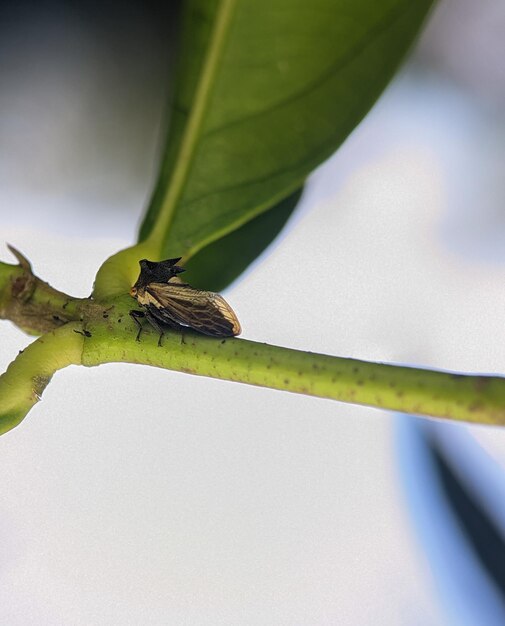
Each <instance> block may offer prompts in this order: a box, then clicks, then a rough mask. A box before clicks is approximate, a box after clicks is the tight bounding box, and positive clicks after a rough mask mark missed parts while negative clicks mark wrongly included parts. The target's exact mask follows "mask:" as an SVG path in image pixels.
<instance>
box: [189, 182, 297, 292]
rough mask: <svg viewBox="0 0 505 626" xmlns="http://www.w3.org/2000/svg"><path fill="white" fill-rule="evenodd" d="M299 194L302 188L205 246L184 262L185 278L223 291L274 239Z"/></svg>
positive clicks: (197, 284) (198, 285)
mask: <svg viewBox="0 0 505 626" xmlns="http://www.w3.org/2000/svg"><path fill="white" fill-rule="evenodd" d="M301 195H302V190H299V191H295V193H293V194H291V195H290V196H289V197H287V198H286V199H285V200H282V202H279V204H277V205H276V206H275V207H273V208H272V209H270V210H269V211H266V212H265V213H262V214H261V215H258V217H255V218H254V219H252V220H251V221H250V222H247V224H245V225H244V226H242V227H240V228H238V229H237V230H234V231H233V232H231V233H230V234H229V235H226V236H224V237H222V238H221V239H218V240H217V241H215V242H214V243H211V244H210V245H208V246H206V247H205V248H204V249H203V250H201V251H200V252H198V253H197V254H196V256H194V257H192V258H191V259H190V260H189V261H188V263H186V269H187V273H186V274H185V275H184V276H185V278H186V277H187V280H188V282H189V283H190V284H191V285H194V286H195V287H198V288H199V289H210V290H212V291H222V290H223V289H224V288H225V287H227V286H228V285H229V284H230V283H231V282H232V281H234V280H235V279H236V278H237V277H238V276H240V274H241V273H242V272H243V271H244V270H245V269H246V268H247V267H248V265H249V264H250V263H252V262H253V261H254V260H255V259H256V258H257V257H258V256H259V255H260V254H261V253H262V252H263V250H264V249H265V248H266V247H267V246H268V245H269V244H270V243H271V242H272V241H273V239H275V237H276V236H277V235H278V234H279V232H280V231H281V230H282V228H283V227H284V225H285V224H286V222H287V221H288V219H289V217H290V215H291V213H292V212H293V210H294V209H295V207H296V205H297V204H298V200H299V199H300V196H301Z"/></svg>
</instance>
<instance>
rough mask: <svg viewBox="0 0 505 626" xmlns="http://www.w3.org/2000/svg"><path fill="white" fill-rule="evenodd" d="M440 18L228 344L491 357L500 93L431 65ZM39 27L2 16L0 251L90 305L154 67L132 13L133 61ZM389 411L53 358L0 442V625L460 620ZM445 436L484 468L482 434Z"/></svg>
mask: <svg viewBox="0 0 505 626" xmlns="http://www.w3.org/2000/svg"><path fill="white" fill-rule="evenodd" d="M451 10H454V9H453V8H452V4H451V3H445V5H443V6H442V7H441V9H440V10H439V11H438V12H437V13H436V14H435V16H434V18H433V23H432V25H431V27H430V29H429V31H428V32H427V33H426V35H425V37H424V38H423V41H422V43H421V47H420V48H419V49H418V51H417V53H416V54H417V56H416V57H415V60H414V61H411V62H410V63H409V64H408V65H407V66H406V67H405V68H404V70H403V71H402V73H401V74H400V76H399V77H398V79H397V80H396V82H395V83H394V84H393V86H392V87H391V88H390V89H389V90H388V91H387V93H386V94H385V96H384V97H383V98H382V99H381V101H380V102H379V104H378V105H377V107H376V108H375V109H374V111H373V112H372V113H371V114H370V115H369V117H368V118H367V119H366V120H365V122H364V123H363V124H362V125H361V126H360V127H359V129H358V130H357V131H356V132H355V133H354V134H353V135H352V136H351V138H350V139H349V140H348V141H347V142H346V144H345V146H344V147H343V148H342V149H341V150H340V151H339V152H338V154H337V155H336V156H334V157H333V158H332V159H331V160H330V161H329V162H328V163H326V164H325V165H324V166H323V167H321V168H320V170H319V171H318V172H317V173H315V174H314V176H313V177H312V179H311V181H310V184H309V186H308V189H307V190H306V193H305V195H304V198H303V201H302V203H301V206H300V209H299V211H298V213H297V214H296V216H295V217H294V219H292V221H291V222H290V225H289V226H288V228H287V230H286V231H285V232H284V234H283V235H282V236H281V238H280V239H279V240H278V241H277V242H276V244H274V246H273V247H272V248H271V249H270V250H269V252H268V253H267V254H265V255H264V256H263V257H262V259H260V260H259V262H257V263H256V264H255V265H254V267H253V268H252V269H251V270H250V271H248V273H247V274H246V275H245V276H244V277H243V279H242V280H241V281H240V282H239V283H238V284H236V285H235V286H234V287H233V288H232V289H230V290H228V292H227V294H226V297H227V299H228V300H229V302H230V303H231V304H232V306H233V308H234V309H235V310H236V311H237V313H238V314H239V317H240V320H241V323H242V326H243V329H244V332H243V336H244V337H245V338H247V339H253V340H257V341H265V342H269V343H274V344H279V345H284V346H290V347H294V348H299V349H303V350H311V351H313V352H325V353H328V354H336V355H341V356H352V357H356V358H362V359H370V360H379V361H390V362H393V361H394V362H405V363H412V364H419V365H424V366H429V367H437V368H444V369H454V370H459V371H477V372H502V373H503V372H504V371H505V351H504V349H503V346H504V345H505V324H504V323H503V311H504V308H505V307H504V305H505V291H504V284H505V253H504V249H505V248H504V246H503V243H504V240H505V218H504V213H503V200H504V196H505V194H504V187H503V177H501V174H502V173H503V162H504V159H505V152H504V150H503V135H504V134H505V130H504V129H505V124H504V117H503V114H502V113H501V111H500V107H499V106H498V105H499V104H500V103H501V98H502V97H503V92H505V87H503V86H502V87H501V88H500V81H501V80H502V77H501V75H500V71H501V70H500V69H499V68H498V69H497V70H496V72H497V74H496V75H492V77H491V78H490V79H489V81H488V83H486V82H485V75H484V74H485V72H484V71H483V69H482V68H481V67H477V69H476V70H475V71H474V72H473V74H472V72H470V71H466V70H468V66H465V72H463V73H462V74H461V75H458V67H459V66H458V65H457V64H456V66H455V67H453V66H451V63H450V60H451V58H452V57H451V54H453V56H454V58H456V59H457V58H458V55H457V54H455V53H454V51H453V50H452V49H451V48H450V36H449V35H450V34H451V32H452V33H453V36H454V41H456V42H459V41H460V40H461V38H460V36H459V32H458V31H457V28H458V27H461V24H464V19H463V18H464V17H465V11H461V12H460V13H459V15H460V22H461V23H459V22H457V21H456V22H455V23H453V22H451V16H452V17H453V16H454V13H451ZM482 11H483V15H484V16H485V15H488V18H487V21H486V20H483V21H484V22H485V24H484V26H482V25H480V27H481V29H484V33H485V34H483V35H482V36H481V40H479V43H478V44H476V46H477V47H476V48H475V49H471V44H472V43H473V41H472V40H471V39H470V38H467V39H466V40H465V41H466V42H467V44H466V47H467V48H468V47H470V50H466V53H467V55H468V58H472V59H473V61H474V62H475V58H477V57H478V54H477V53H478V52H479V51H481V53H482V50H484V61H483V66H482V67H486V68H487V69H488V70H489V68H491V70H489V71H491V72H492V69H493V67H494V66H493V63H490V62H489V59H488V57H486V54H488V52H487V51H488V49H489V48H491V49H492V48H493V38H492V35H490V34H489V33H491V34H492V33H493V32H494V30H493V28H494V24H495V18H494V17H493V11H495V13H497V14H498V13H499V11H498V10H497V9H496V8H495V5H494V4H493V3H491V2H487V3H483V4H482ZM486 11H487V12H488V13H487V14H486ZM490 12H491V14H490ZM466 14H469V17H467V19H473V20H474V22H473V23H474V24H476V22H475V19H474V18H475V16H474V15H473V14H472V12H471V8H469V7H468V6H467V8H466ZM447 15H449V18H448V17H447ZM461 16H462V17H461ZM36 18H37V19H38V20H39V21H38V22H37V19H35V18H33V24H35V26H34V25H33V24H32V25H30V22H28V25H26V24H22V23H18V22H16V21H15V20H13V22H12V30H11V32H12V33H14V35H16V33H17V35H16V36H14V35H13V38H12V41H11V42H10V45H11V50H15V49H16V42H17V41H19V40H20V39H21V40H22V38H23V36H26V37H28V35H29V36H30V37H31V41H32V44H31V47H29V48H28V49H27V50H24V52H23V53H22V54H21V53H19V54H18V55H17V56H16V59H17V65H16V64H14V65H13V64H6V65H5V66H2V72H3V73H2V78H3V81H2V84H3V88H2V94H1V96H0V107H1V108H0V136H1V137H2V141H1V145H0V150H1V152H0V218H1V222H0V223H1V230H0V240H1V246H2V248H1V250H0V254H1V258H2V260H4V261H9V262H12V261H13V259H12V258H11V257H10V256H9V253H8V252H7V250H6V248H5V246H4V244H3V242H5V241H7V242H9V243H11V244H13V245H15V246H16V247H18V248H19V249H20V250H21V251H22V252H23V253H24V254H25V255H26V256H27V257H28V258H29V259H30V260H31V261H32V263H33V266H34V269H35V271H36V273H37V274H38V275H39V276H41V277H42V278H44V279H45V280H48V281H49V282H50V284H52V285H53V286H55V287H56V288H59V289H61V290H63V291H67V292H70V293H73V294H75V295H78V296H85V295H88V294H89V292H90V290H91V285H92V281H93V278H94V274H95V272H96V269H97V268H98V266H99V265H100V264H101V262H102V261H103V260H104V259H105V258H107V257H108V256H109V255H110V254H112V253H114V252H115V251H117V250H118V249H120V248H122V247H126V246H127V245H129V244H131V243H132V241H133V240H134V238H135V232H136V225H137V223H138V219H139V216H140V212H141V208H142V207H143V206H144V205H145V203H146V200H147V198H148V195H149V189H150V184H151V181H152V172H153V163H154V162H155V155H156V141H157V139H156V138H157V132H158V125H159V122H160V119H161V112H162V106H163V99H164V96H165V94H164V93H163V89H161V88H159V83H160V82H161V77H162V75H163V72H164V71H165V70H164V65H163V64H162V63H161V62H160V61H159V58H158V56H157V55H158V53H159V50H158V49H157V48H156V45H158V44H157V43H156V41H154V43H153V42H150V45H151V47H149V45H147V43H146V42H147V41H148V40H149V39H150V37H151V36H152V35H153V33H152V32H151V31H150V30H149V29H150V28H152V26H149V23H147V22H143V21H142V19H140V16H139V19H137V20H131V19H128V20H126V18H125V23H124V24H123V28H127V27H128V28H131V29H132V32H131V33H130V34H131V35H132V36H134V37H137V38H138V40H139V42H140V44H139V45H140V46H144V48H142V49H143V50H144V56H143V57H142V59H143V60H142V63H141V62H140V61H138V62H137V65H136V64H135V59H137V58H138V57H137V55H136V54H134V53H133V52H131V55H132V57H131V59H128V58H127V62H125V61H124V56H125V54H127V53H128V51H126V52H125V50H122V49H121V50H119V52H118V51H115V49H113V50H112V52H111V51H110V50H108V49H107V46H106V45H105V43H104V42H105V41H106V38H105V37H104V36H103V33H102V34H100V33H98V34H96V33H95V35H93V36H91V35H90V34H86V33H87V31H86V30H85V29H83V27H82V24H81V23H80V22H79V20H77V19H76V18H75V16H73V15H72V14H70V13H62V14H61V15H59V16H58V19H55V20H52V21H44V19H43V17H42V16H38V17H37V16H36ZM502 19H503V16H502ZM444 20H445V22H444ZM444 23H445V28H446V29H447V28H449V27H448V26H447V24H449V25H450V27H451V28H453V29H456V33H454V30H453V31H451V30H450V28H449V30H443V28H444ZM126 25H128V26H126ZM485 27H487V28H488V30H487V31H486V30H485ZM440 28H442V33H443V34H444V36H443V37H440V36H439V35H438V34H437V29H440ZM16 29H17V30H16ZM26 29H31V30H30V32H29V33H27V32H26ZM474 30H476V31H477V33H478V32H479V30H478V28H476V27H475V29H474ZM448 33H449V34H448ZM486 33H487V34H486ZM94 37H96V39H95V38H94ZM430 38H431V39H430ZM440 41H443V42H445V43H444V45H446V46H447V48H446V49H444V48H443V46H442V49H439V50H437V47H436V45H435V44H436V43H437V42H438V43H440ZM48 42H50V43H51V45H49V43H48ZM453 43H454V42H453ZM454 45H456V47H457V45H458V44H457V43H456V44H454ZM4 46H5V48H6V49H9V46H8V45H7V44H5V40H4ZM40 50H43V51H44V55H41V54H40ZM149 51H150V52H149ZM502 52H503V49H502ZM461 53H463V51H461ZM111 54H112V57H113V59H114V54H117V55H118V56H121V57H122V58H123V65H117V64H114V61H110V55H111ZM149 55H151V56H149ZM107 60H108V61H107ZM106 61H107V62H106ZM128 61H130V62H128ZM144 65H145V66H149V67H150V68H151V70H150V72H151V73H149V72H145V71H144ZM463 65H464V64H463ZM497 67H498V64H497ZM435 70H436V71H435ZM472 81H474V82H472ZM479 81H480V82H479ZM482 81H484V84H482ZM111 82H112V85H111ZM104 85H108V86H109V91H106V92H105V95H104V90H103V87H104ZM490 85H492V86H493V89H491V87H490ZM501 89H503V91H501ZM139 90H140V91H141V93H143V94H144V95H145V94H146V93H147V94H149V96H150V97H149V98H147V101H146V102H144V101H143V100H142V99H141V98H140V96H139V95H138V91H139ZM135 94H137V95H135ZM141 100H142V101H141ZM0 331H1V346H2V347H1V350H0V367H1V369H5V367H7V365H8V363H9V362H10V361H11V360H12V359H13V358H15V356H16V354H17V352H18V350H20V349H21V348H23V347H24V346H25V345H27V343H29V342H30V339H29V338H28V337H26V336H25V335H23V334H22V333H21V332H20V331H18V330H17V329H16V328H14V327H13V326H12V325H11V324H10V323H8V322H4V323H2V325H1V328H0ZM132 339H133V338H132ZM399 419H401V420H403V422H402V423H404V424H405V423H406V424H407V425H409V424H412V425H413V426H414V425H415V424H416V423H417V422H418V421H419V420H417V419H416V418H410V417H405V416H402V417H400V418H399V417H398V416H395V415H393V414H388V413H385V412H382V411H378V410H374V409H368V408H364V407H356V406H350V405H343V404H339V403H335V402H330V401H325V400H319V399H313V398H306V397H303V396H296V395H289V394H285V393H281V392H276V391H272V390H266V389H260V388H253V387H246V386H241V385H238V384H234V383H228V382H220V381H215V380H210V379H204V378H197V377H190V376H188V375H184V374H178V373H172V372H166V371H158V370H154V369H149V368H144V367H138V366H132V365H122V364H121V365H116V364H114V365H106V366H105V365H104V366H100V367H98V368H94V369H89V370H87V369H85V368H77V367H70V368H68V369H66V370H64V371H61V372H59V373H57V374H56V375H55V376H54V379H53V381H52V382H51V384H50V385H49V386H48V388H47V389H46V391H45V393H44V396H43V401H42V402H41V403H39V404H38V406H36V407H35V408H34V409H33V410H32V411H31V413H30V414H29V416H28V417H27V418H26V420H25V421H24V422H23V423H22V424H21V426H19V427H18V428H16V429H15V430H14V431H12V432H10V433H8V434H7V435H5V436H3V437H2V438H1V439H0V475H1V476H2V480H1V481H0V533H1V537H2V541H1V543H0V622H1V623H3V624H13V625H14V624H16V625H17V624H20V625H24V624H51V625H53V624H58V625H59V624H104V625H106V624H107V625H108V624H153V625H154V624H251V625H252V624H286V625H288V624H289V625H297V624H343V625H367V624H384V625H391V626H394V625H398V626H403V625H408V626H411V625H414V626H415V625H417V624H418V625H423V626H425V625H435V624H437V625H438V624H450V623H454V624H465V623H472V618H471V615H470V613H468V612H464V613H463V614H461V613H457V612H456V613H455V611H454V607H451V606H450V605H451V602H453V601H454V596H451V595H450V594H445V593H444V592H443V590H441V589H440V588H438V589H437V583H436V580H437V579H436V576H435V577H434V576H433V573H434V567H435V566H434V564H433V563H432V561H431V560H430V557H429V550H427V548H426V546H425V545H424V543H423V538H422V537H423V535H422V533H421V534H419V533H418V532H417V528H418V527H417V526H416V521H415V519H413V518H414V511H413V510H412V509H411V508H410V507H409V506H408V502H409V499H408V497H409V496H408V494H406V489H407V487H406V483H405V481H404V477H402V465H401V451H399V449H398V446H399V444H398V441H399V439H398V437H397V436H396V435H395V431H396V427H397V424H398V420H399ZM405 420H407V422H405ZM445 430H446V432H447V433H449V435H448V436H449V437H450V436H451V435H450V433H451V429H450V428H449V429H445ZM456 430H468V431H469V432H470V434H471V435H472V437H473V438H474V439H476V440H477V441H478V442H479V444H480V445H481V446H483V447H484V448H485V449H486V450H487V451H488V452H489V453H490V454H491V455H492V456H493V457H494V458H495V459H496V460H497V461H498V463H500V464H501V465H502V466H503V465H505V435H504V434H503V433H502V432H501V430H499V429H491V428H479V427H469V428H468V427H452V432H455V431H456ZM456 440H457V438H455V441H456ZM454 445H456V444H454ZM404 469H405V468H404ZM410 471H415V468H414V470H412V468H411V470H410ZM409 484H410V485H412V484H414V485H415V484H416V481H415V480H413V481H412V480H411V481H410V483H409ZM410 488H412V487H410ZM433 515H434V516H436V515H437V511H436V510H434V511H433ZM462 559H463V557H462ZM456 574H457V572H455V575H456ZM460 609H461V610H462V611H470V609H469V608H468V607H460ZM492 619H493V618H492V617H488V621H487V622H486V623H487V624H493V623H494V622H493V621H491V620H492ZM473 623H475V622H473ZM496 623H498V622H496Z"/></svg>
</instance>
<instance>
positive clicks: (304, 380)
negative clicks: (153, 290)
mask: <svg viewBox="0 0 505 626" xmlns="http://www.w3.org/2000/svg"><path fill="white" fill-rule="evenodd" d="M134 306H135V305H134V302H133V300H132V299H131V298H130V297H129V296H128V295H125V296H122V297H119V298H116V299H114V300H109V301H108V302H101V303H97V302H96V301H94V300H92V299H73V298H71V297H70V296H67V295H66V294H62V293H61V292H58V291H56V290H53V289H52V288H51V287H49V285H47V284H46V283H44V282H43V281H40V279H38V278H36V277H35V276H33V274H32V273H31V269H30V268H29V264H27V262H26V263H24V264H21V265H20V266H8V265H6V264H0V314H2V316H4V317H7V315H6V314H7V313H9V312H12V311H13V312H14V313H15V315H16V319H14V321H15V322H19V320H21V322H22V324H23V327H25V325H27V324H28V325H29V326H30V328H31V329H32V330H33V331H34V332H36V331H37V328H39V327H44V325H45V324H46V323H47V319H46V318H48V317H51V318H52V317H54V316H55V315H56V317H58V321H57V322H56V321H54V320H53V322H52V323H53V324H56V323H57V324H62V321H61V319H60V317H59V316H60V315H63V314H65V315H67V316H68V317H71V321H67V322H66V323H64V325H63V326H61V327H60V328H57V329H56V330H51V331H50V332H48V333H46V334H45V335H43V336H42V337H41V338H40V339H38V340H37V341H35V342H34V343H33V344H31V345H30V346H29V347H28V348H26V349H25V351H24V352H23V353H21V354H20V355H19V356H18V357H17V358H16V360H15V361H14V363H12V364H11V365H10V366H9V368H8V370H7V371H6V372H5V374H3V376H0V399H1V401H0V433H2V432H5V431H7V430H9V429H10V428H13V427H14V426H16V425H17V424H18V423H19V422H20V421H21V420H22V419H23V417H24V415H26V413H27V412H28V410H29V409H30V408H31V407H32V406H33V404H34V403H35V402H36V401H37V399H38V398H39V397H40V394H41V393H42V390H43V389H44V387H45V385H46V384H47V382H48V381H49V379H50V377H51V376H52V374H53V373H54V372H55V371H56V370H57V369H60V368H62V367H65V366H66V365H69V364H82V365H86V366H95V365H100V364H101V363H111V362H122V363H125V362H126V363H141V364H144V365H152V366H154V367H161V368H165V369H169V370H176V371H180V372H186V373H189V374H195V375H198V376H210V377H212V378H219V379H222V380H230V381H236V382H242V383H246V384H249V385H258V386H262V387H270V388H272V389H278V390H284V391H291V392H294V393H303V394H306V395H312V396H317V397H321V398H331V399H333V400H340V401H342V402H351V403H354V404H364V405H368V406H373V407H377V408H381V409H389V410H395V411H401V412H404V413H414V414H418V415H428V416H433V417H445V418H447V419H452V420H465V421H470V422H476V423H480V424H495V425H505V378H502V377H497V376H468V375H462V374H451V373H447V372H437V371H430V370H425V369H418V368H411V367H404V366H399V365H386V364H382V363H368V362H365V361H358V360H355V359H344V358H340V357H332V356H327V355H324V354H313V353H311V352H301V351H299V350H290V349H287V348H281V347H278V346H271V345H267V344H263V343H256V342H253V341H246V340H244V339H223V340H220V339H215V338H210V337H205V336H202V335H198V334H196V333H193V332H190V331H185V332H184V333H183V334H181V333H179V332H168V333H167V334H166V335H165V337H164V339H163V346H162V347H158V334H157V332H155V331H154V329H152V328H151V327H150V326H149V325H146V327H145V329H144V330H143V332H142V335H141V341H140V342H137V341H135V335H136V332H137V328H136V326H135V324H134V323H133V321H132V319H131V318H130V316H129V311H130V310H131V308H132V307H134ZM37 311H41V312H42V314H43V319H42V321H41V322H40V323H37V321H36V320H37V317H36V313H37ZM11 319H12V318H11ZM74 320H75V321H74ZM76 331H77V332H76Z"/></svg>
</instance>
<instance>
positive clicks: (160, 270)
mask: <svg viewBox="0 0 505 626" xmlns="http://www.w3.org/2000/svg"><path fill="white" fill-rule="evenodd" d="M181 258H182V257H179V258H177V259H167V260H166V261H160V262H156V261H148V260H147V259H142V261H140V262H139V265H140V274H139V277H138V278H137V282H136V283H135V284H134V285H133V287H132V288H131V289H130V295H131V296H132V297H133V298H135V299H136V300H137V302H138V303H139V304H140V305H141V306H142V308H143V310H142V311H130V315H131V317H132V318H133V320H134V321H135V323H136V324H137V326H138V327H139V331H138V333H137V337H136V339H137V341H140V333H141V332H142V323H141V322H140V321H139V319H141V318H145V319H147V321H148V322H149V323H150V324H151V325H152V326H153V327H154V328H155V329H156V330H157V331H158V332H159V333H160V336H159V339H158V346H161V339H162V337H163V335H164V332H165V329H166V328H174V329H179V330H181V329H182V328H192V329H193V330H196V331H198V332H199V333H203V334H204V335H211V336H213V337H234V336H235V335H239V334H240V332H241V328H240V323H239V321H238V319H237V316H236V315H235V313H234V312H233V310H232V308H231V307H230V305H229V304H228V303H227V302H226V300H225V299H224V298H223V297H222V296H220V295H219V294H218V293H214V292H212V291H202V290H201V289H195V288H194V287H191V286H190V285H188V284H187V283H184V282H182V281H181V279H180V278H178V276H177V275H178V274H180V273H181V272H184V271H185V270H184V268H183V267H180V266H179V265H177V263H178V262H179V261H180V260H181Z"/></svg>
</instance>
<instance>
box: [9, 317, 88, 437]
mask: <svg viewBox="0 0 505 626" xmlns="http://www.w3.org/2000/svg"><path fill="white" fill-rule="evenodd" d="M79 329H80V324H75V323H70V324H65V326H62V327H61V328H58V329H57V330H53V331H51V332H49V333H46V334H45V335H43V336H42V337H39V339H37V340H36V341H34V342H33V343H32V344H30V345H29V346H28V348H26V349H25V350H24V351H23V352H20V353H19V354H18V356H17V357H16V359H15V360H14V361H13V362H12V363H11V364H10V365H9V367H8V368H7V370H6V371H5V373H4V374H2V375H1V376H0V398H1V402H0V435H1V434H3V433H5V432H7V431H8V430H11V429H12V428H14V427H15V426H17V425H18V424H19V423H20V422H21V421H22V420H23V418H24V417H25V415H26V414H27V413H28V411H29V410H30V409H31V408H32V406H33V405H34V404H36V402H38V400H40V398H41V395H42V392H43V391H44V389H45V388H46V386H47V384H48V383H49V381H50V380H51V377H52V375H53V374H54V373H55V372H56V371H57V370H59V369H62V368H63V367H66V366H67V365H72V364H75V365H77V364H80V362H81V354H82V344H83V338H84V337H83V335H80V334H78V333H76V332H74V331H75V330H79Z"/></svg>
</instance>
